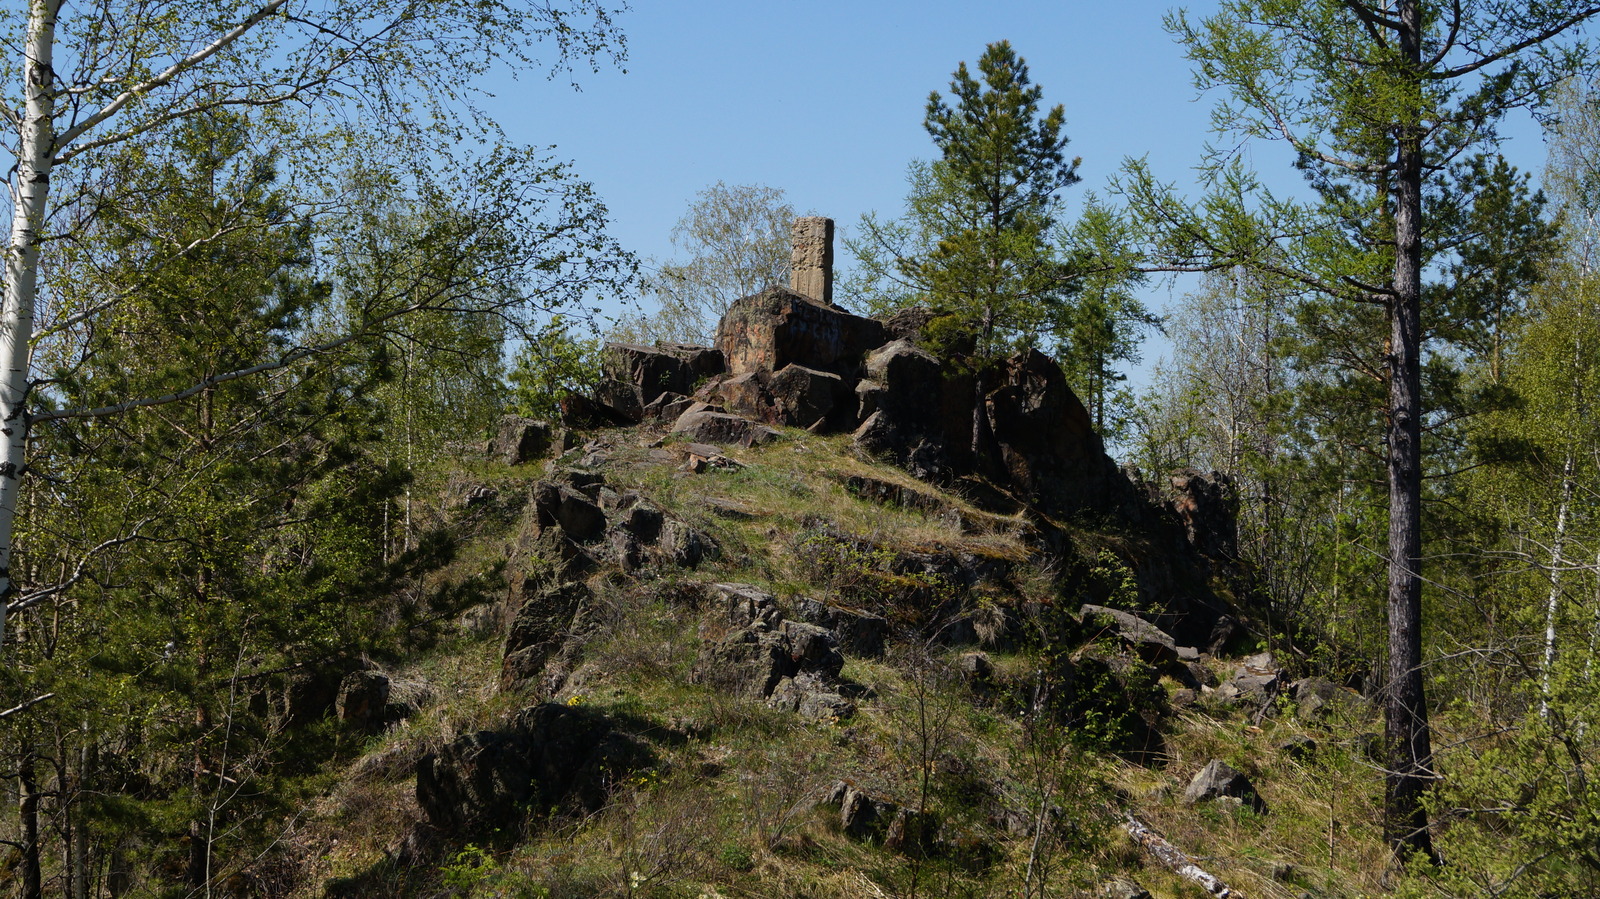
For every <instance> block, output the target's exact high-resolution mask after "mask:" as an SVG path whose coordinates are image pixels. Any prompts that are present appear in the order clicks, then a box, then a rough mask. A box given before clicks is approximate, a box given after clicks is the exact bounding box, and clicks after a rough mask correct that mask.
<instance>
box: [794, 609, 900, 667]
mask: <svg viewBox="0 0 1600 899" xmlns="http://www.w3.org/2000/svg"><path fill="white" fill-rule="evenodd" d="M794 615H795V617H796V618H798V619H799V620H801V621H804V622H807V623H808V624H815V625H819V626H821V627H825V628H827V629H828V630H831V631H833V632H834V634H835V635H837V636H838V638H839V648H840V649H841V650H842V651H844V652H847V653H849V654H851V655H853V656H860V657H862V658H877V657H879V656H881V655H883V646H884V641H885V640H887V639H888V637H889V621H888V619H886V618H884V617H883V616H881V615H874V614H872V613H870V612H862V611H858V610H855V609H847V608H843V607H841V606H833V605H829V604H828V603H825V602H822V601H821V600H817V599H810V598H804V597H802V598H801V599H798V600H796V601H795V604H794Z"/></svg>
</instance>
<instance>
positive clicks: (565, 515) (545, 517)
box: [533, 481, 606, 543]
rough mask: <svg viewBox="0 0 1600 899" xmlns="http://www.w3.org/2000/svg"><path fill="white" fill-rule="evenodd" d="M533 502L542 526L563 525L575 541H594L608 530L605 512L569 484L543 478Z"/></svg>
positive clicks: (558, 526) (536, 488)
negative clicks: (556, 482)
mask: <svg viewBox="0 0 1600 899" xmlns="http://www.w3.org/2000/svg"><path fill="white" fill-rule="evenodd" d="M533 506H534V513H535V515H536V516H537V521H538V523H539V526H540V527H541V528H549V527H557V528H560V529H561V531H562V533H564V534H566V536H567V537H568V538H570V539H571V540H573V541H574V542H577V543H590V542H593V541H595V540H598V539H600V537H601V535H603V534H604V533H605V530H606V515H605V512H603V511H602V510H601V509H600V507H599V506H598V505H597V504H595V502H594V501H593V500H591V499H589V497H587V496H585V495H584V494H582V493H580V492H579V491H578V490H576V489H574V488H572V487H569V486H567V485H565V484H555V483H552V482H549V481H541V482H539V484H538V485H537V486H536V487H535V488H534V498H533Z"/></svg>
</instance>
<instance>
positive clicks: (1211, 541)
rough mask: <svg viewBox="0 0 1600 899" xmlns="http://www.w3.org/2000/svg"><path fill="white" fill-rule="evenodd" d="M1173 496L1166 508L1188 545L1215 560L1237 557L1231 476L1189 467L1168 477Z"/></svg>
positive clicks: (1236, 506)
mask: <svg viewBox="0 0 1600 899" xmlns="http://www.w3.org/2000/svg"><path fill="white" fill-rule="evenodd" d="M1170 481H1171V484H1172V492H1173V498H1172V500H1171V501H1170V502H1169V503H1168V508H1169V509H1171V510H1172V513H1173V514H1174V515H1175V516H1176V517H1177V519H1178V521H1179V522H1181V523H1182V524H1183V530H1184V536H1185V537H1186V538H1187V539H1188V541H1189V545H1190V546H1193V547H1194V548H1195V550H1196V551H1198V552H1199V553H1200V554H1202V555H1204V556H1206V557H1208V558H1211V559H1216V560H1218V561H1233V560H1236V559H1238V558H1239V495H1238V490H1237V488H1236V487H1235V486H1234V483H1233V479H1232V478H1229V477H1228V476H1227V475H1225V474H1223V473H1221V472H1219V471H1213V472H1211V473H1210V474H1201V473H1200V472H1198V471H1194V470H1192V469H1184V470H1183V471H1179V472H1174V473H1173V474H1172V476H1171V478H1170Z"/></svg>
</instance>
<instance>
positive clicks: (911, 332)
mask: <svg viewBox="0 0 1600 899" xmlns="http://www.w3.org/2000/svg"><path fill="white" fill-rule="evenodd" d="M933 317H934V315H933V313H931V312H928V311H926V310H914V309H913V310H903V311H901V312H898V313H896V314H895V315H894V316H892V317H889V318H886V319H883V320H877V319H871V318H865V317H862V316H858V315H853V314H851V313H850V312H848V311H846V310H845V309H844V308H843V307H841V306H839V305H835V304H834V303H827V302H819V301H818V300H815V299H812V298H810V297H808V296H804V295H802V294H800V293H797V292H795V291H792V290H788V289H786V288H782V287H770V288H768V289H766V290H763V291H761V292H759V293H756V294H754V295H752V296H748V297H745V298H743V299H740V300H737V301H736V302H734V303H733V304H732V305H731V306H730V307H729V309H728V311H727V313H726V314H725V315H724V316H723V318H722V321H721V322H720V324H719V326H718V329H717V339H716V346H715V347H688V346H683V345H678V344H672V345H661V346H657V347H644V346H638V345H634V344H611V345H609V346H608V347H607V348H606V359H605V363H604V371H605V379H604V381H603V382H602V384H601V386H600V388H599V389H598V390H597V392H596V395H595V396H593V397H583V398H579V399H574V400H573V401H572V402H570V403H567V404H564V406H563V408H569V407H570V408H571V409H572V410H573V416H574V417H573V420H571V421H566V422H564V424H565V425H567V426H568V427H572V428H577V427H582V426H584V424H585V423H588V424H589V426H602V425H603V424H604V423H606V422H614V421H627V422H633V423H637V424H640V425H641V426H644V427H656V428H660V427H662V426H665V430H667V431H668V433H669V436H676V437H677V438H678V439H682V440H689V441H691V442H693V443H696V444H706V445H716V446H724V447H731V446H738V447H747V448H749V447H757V446H763V445H766V444H770V443H772V442H774V441H778V440H781V439H783V437H782V431H781V430H779V429H781V428H802V429H805V430H807V431H810V432H812V433H818V434H849V435H851V440H852V445H853V446H854V448H855V451H856V452H858V453H860V454H861V455H863V456H868V457H872V458H874V459H878V460H882V461H887V462H891V463H893V464H895V465H897V466H899V467H900V468H902V469H904V470H905V471H906V472H908V473H910V474H911V475H912V476H914V477H916V478H917V479H919V480H922V481H925V482H927V483H929V484H933V485H936V486H938V487H941V488H943V489H946V490H949V491H951V492H954V493H957V494H959V495H961V496H962V497H963V498H964V499H966V500H967V501H968V502H969V503H971V504H972V505H974V506H976V507H978V508H979V509H982V510H984V511H985V512H987V513H990V514H995V515H999V516H1005V517H1011V518H1020V519H1021V520H1022V521H1023V522H1024V523H1025V526H1026V527H1027V528H1028V529H1029V532H1030V538H1029V540H1030V542H1031V543H1033V544H1034V545H1035V546H1037V547H1038V548H1039V549H1040V550H1042V551H1044V552H1047V553H1050V554H1052V555H1055V556H1057V557H1058V558H1063V559H1070V558H1073V557H1075V555H1081V554H1076V553H1074V551H1073V545H1072V544H1073V538H1072V537H1071V536H1070V535H1071V532H1072V528H1071V523H1072V522H1075V521H1077V522H1087V523H1089V524H1090V525H1091V526H1093V527H1096V528H1101V527H1107V528H1110V529H1112V530H1115V531H1118V532H1120V533H1122V534H1125V535H1128V536H1129V538H1130V539H1129V540H1128V541H1127V544H1126V546H1127V547H1128V548H1127V549H1125V550H1123V551H1122V552H1121V559H1120V564H1122V565H1124V566H1125V567H1126V568H1127V569H1128V570H1129V571H1130V572H1131V574H1132V576H1133V580H1134V582H1135V583H1136V584H1137V591H1138V597H1137V600H1136V602H1130V603H1129V604H1128V606H1129V608H1128V609H1127V611H1134V610H1135V609H1137V610H1139V611H1138V614H1140V615H1142V616H1144V617H1145V618H1147V619H1148V620H1149V622H1150V623H1151V624H1152V625H1153V626H1155V627H1157V628H1159V629H1161V630H1163V631H1165V632H1167V633H1169V634H1171V636H1172V637H1173V638H1175V639H1176V640H1177V641H1178V642H1179V643H1180V644H1182V645H1186V646H1196V647H1202V648H1206V649H1209V650H1211V651H1213V652H1215V651H1220V650H1222V649H1223V648H1225V647H1227V646H1230V645H1235V644H1237V643H1238V642H1239V641H1240V640H1241V639H1242V638H1243V637H1244V636H1246V630H1247V629H1246V628H1245V627H1244V626H1243V625H1242V622H1243V621H1244V616H1242V615H1241V614H1240V613H1239V612H1238V609H1237V608H1236V604H1235V601H1234V600H1235V598H1236V597H1239V596H1241V595H1248V594H1249V593H1250V592H1251V591H1252V590H1253V587H1252V584H1251V580H1250V578H1249V576H1248V572H1247V570H1246V567H1245V566H1244V565H1243V564H1242V563H1241V562H1240V560H1239V557H1238V537H1237V524H1236V510H1237V501H1236V497H1235V493H1234V488H1233V485H1232V484H1231V483H1230V482H1229V481H1228V479H1227V478H1226V477H1224V476H1222V475H1219V474H1215V473H1212V474H1204V473H1200V472H1193V471H1185V472H1179V473H1176V474H1175V475H1173V476H1171V477H1170V478H1162V479H1158V480H1156V481H1146V480H1145V479H1144V478H1143V477H1142V476H1141V475H1139V474H1138V472H1136V471H1133V472H1124V471H1122V470H1119V469H1118V467H1117V465H1116V464H1115V463H1114V462H1113V461H1112V460H1111V458H1110V457H1109V456H1107V454H1106V451H1105V445H1104V442H1103V441H1102V439H1101V437H1100V435H1099V434H1098V433H1096V431H1095V429H1094V426H1093V419H1092V416H1091V415H1090V414H1089V411H1088V410H1087V409H1086V408H1085V407H1084V405H1083V403H1082V402H1081V401H1079V399H1078V397H1077V395H1076V394H1074V393H1073V391H1072V388H1071V387H1070V386H1069V385H1068V383H1067V379H1066V376H1065V375H1064V374H1063V372H1062V370H1061V367H1060V366H1059V365H1057V364H1056V362H1055V361H1054V360H1053V359H1051V358H1050V357H1049V356H1046V355H1045V354H1043V353H1041V352H1039V351H1038V350H1034V349H1027V350H1023V351H1020V352H1017V353H1014V354H1012V355H1010V356H1006V357H1003V358H992V359H990V358H979V357H975V356H972V355H970V354H961V353H959V352H956V353H953V354H951V355H947V356H940V355H938V354H936V353H934V352H933V351H932V350H931V349H930V348H929V347H928V346H925V345H923V344H921V343H920V342H919V341H920V340H921V334H922V332H923V330H924V329H925V328H926V327H927V325H928V322H929V321H931V320H932V319H933ZM595 423H600V424H598V425H597V424H595ZM901 495H904V496H910V495H911V492H910V491H904V490H901V491H899V493H898V494H897V496H901ZM539 499H540V507H541V509H545V508H548V509H550V512H549V515H550V517H552V518H555V519H557V520H559V522H560V524H561V527H562V529H563V530H564V531H566V532H567V533H568V534H569V535H570V536H572V537H573V538H574V539H575V540H576V541H577V542H578V543H584V542H585V541H586V540H587V539H589V538H588V536H587V534H588V531H592V530H598V529H599V528H601V527H602V523H601V520H600V517H599V516H597V515H595V514H593V513H592V512H590V510H589V509H587V508H585V507H584V506H583V504H582V503H581V502H579V499H580V498H579V497H575V496H572V495H571V494H570V492H561V493H559V494H558V493H551V492H548V491H547V494H546V495H541V497H540V498H539ZM886 501H890V502H892V501H894V500H893V498H886ZM585 524H590V525H591V527H589V528H587V529H586V528H585V527H584V525H585ZM953 524H954V525H955V526H956V527H957V528H958V529H963V530H964V529H965V528H966V527H967V524H968V523H966V522H962V521H955V522H953ZM1062 570H1063V572H1064V575H1063V577H1064V578H1066V579H1071V578H1074V577H1088V576H1089V574H1087V573H1085V572H1074V571H1072V570H1070V566H1067V567H1064V568H1063V569H1062ZM759 642H760V641H756V642H755V643H752V644H751V645H752V646H755V645H756V644H758V643H759ZM729 651H730V652H731V651H733V650H732V649H730V650H729Z"/></svg>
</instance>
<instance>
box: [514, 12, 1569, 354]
mask: <svg viewBox="0 0 1600 899" xmlns="http://www.w3.org/2000/svg"><path fill="white" fill-rule="evenodd" d="M1211 7H1212V4H1211V3H1192V4H1189V7H1188V8H1189V9H1190V11H1191V13H1192V14H1203V13H1204V12H1205V11H1207V10H1209V9H1210V8H1211ZM1170 8H1172V7H1171V5H1170V4H1168V3H1165V2H1158V0H1123V2H1115V3H1105V2H1095V3H1089V2H1082V0H1065V2H1063V0H1055V2H1032V0H1019V2H989V3H981V2H971V0H965V2H952V0H922V2H901V0H856V2H845V0H808V2H796V0H743V2H732V0H695V2H678V3H661V2H653V3H652V2H649V0H639V2H637V3H636V4H635V8H634V9H633V10H631V11H629V12H627V13H624V14H623V15H622V16H621V18H620V20H619V21H620V22H621V24H622V27H623V28H624V30H625V31H626V33H627V36H628V60H627V62H626V64H625V65H626V69H627V71H626V72H625V73H624V72H620V71H616V70H605V71H601V72H600V73H598V74H588V73H586V72H584V73H580V75H579V79H578V80H579V82H580V84H581V86H582V90H581V91H578V92H575V91H573V90H572V89H570V88H569V87H567V84H566V81H565V80H562V79H557V80H555V81H545V80H543V79H541V78H539V77H538V76H531V77H530V76H526V75H525V76H524V77H523V80H522V81H520V82H518V83H515V84H512V83H507V82H500V83H497V84H494V85H491V90H494V91H496V93H497V96H496V97H495V98H494V99H493V100H492V101H490V102H489V103H488V104H487V106H488V108H489V110H490V111H491V112H492V113H493V114H494V115H495V116H496V117H497V118H498V119H499V120H500V122H501V124H502V125H503V126H504V127H505V128H506V129H507V132H508V135H509V136H510V137H511V138H512V139H513V140H516V141H519V142H523V143H527V144H534V145H540V146H545V145H554V146H555V152H556V154H557V155H558V156H561V157H564V158H567V159H570V160H572V161H573V162H574V163H575V164H576V168H577V170H578V172H579V173H580V174H581V175H582V176H583V177H584V178H587V179H588V180H590V181H592V182H593V183H594V184H595V186H596V188H597V189H598V191H599V192H600V195H601V196H602V197H603V198H604V199H605V201H606V203H607V204H608V206H609V207H610V209H611V213H612V216H613V219H614V222H615V225H614V228H613V232H614V233H615V235H616V236H617V237H618V238H619V239H621V240H622V242H623V243H624V245H626V246H627V247H629V248H630V249H632V250H633V251H635V252H637V253H638V254H640V256H641V257H651V256H653V257H657V258H665V257H669V256H670V255H671V253H672V247H671V245H670V243H669V233H670V231H671V230H672V226H673V224H674V223H675V222H676V221H677V219H678V217H679V216H680V215H682V214H683V211H684V209H685V207H686V206H687V205H688V203H689V202H690V201H691V200H692V199H693V197H694V194H695V192H696V191H698V190H701V189H703V188H705V187H707V186H708V185H711V184H713V183H715V182H717V181H718V180H721V181H725V182H727V183H729V184H740V183H745V184H748V183H759V184H765V185H769V186H772V187H779V188H782V189H784V190H785V191H786V192H787V194H788V197H789V200H790V202H791V203H792V204H793V205H794V206H795V207H796V208H797V209H799V210H801V211H802V212H804V211H814V212H816V213H818V214H821V215H827V216H830V217H832V218H834V219H835V220H836V221H837V222H838V224H839V226H840V227H842V228H846V229H848V228H851V227H852V226H853V225H854V224H855V223H856V221H857V220H858V219H859V218H860V216H861V214H862V213H865V212H868V211H872V210H877V211H879V212H881V213H884V214H887V215H895V214H898V212H899V211H900V209H901V201H902V199H903V197H904V193H905V181H904V175H905V170H906V165H907V163H908V162H910V161H911V160H912V159H916V158H928V157H929V156H931V155H932V152H933V148H932V144H931V143H930V141H929V139H928V136H927V134H926V132H925V131H923V128H922V116H923V108H924V105H925V104H926V102H927V97H928V94H929V92H930V91H933V90H941V91H943V90H945V89H946V88H947V87H948V85H949V81H950V75H951V73H952V72H953V71H954V70H955V67H956V65H957V63H959V62H961V61H963V60H965V61H967V62H968V63H969V64H971V63H974V62H975V61H976V60H977V58H978V56H979V55H980V54H981V53H982V52H983V49H984V46H985V45H986V44H988V43H989V42H991V41H996V40H1001V39H1006V40H1010V41H1011V43H1012V45H1013V46H1014V47H1015V48H1016V49H1017V51H1018V52H1019V53H1020V54H1021V55H1022V56H1023V57H1024V58H1026V60H1027V62H1028V65H1029V67H1030V70H1031V74H1032V77H1033V80H1034V83H1036V84H1038V85H1040V86H1042V87H1043V89H1044V100H1045V103H1046V104H1047V105H1053V104H1055V103H1060V104H1062V105H1063V106H1065V108H1066V118H1067V128H1066V133H1067V134H1068V135H1069V136H1070V138H1071V140H1072V142H1071V144H1070V146H1069V147H1068V151H1069V152H1070V153H1072V154H1075V155H1078V156H1081V157H1082V159H1083V163H1082V166H1081V167H1080V169H1079V173H1080V175H1081V176H1082V177H1083V183H1082V184H1080V185H1078V186H1077V187H1074V188H1071V189H1070V190H1069V191H1068V192H1067V194H1066V200H1067V207H1068V214H1069V215H1071V214H1072V212H1073V210H1075V209H1076V208H1078V206H1079V204H1080V203H1081V201H1082V196H1083V193H1084V192H1085V191H1086V190H1099V189H1100V188H1102V187H1103V185H1104V184H1105V182H1106V179H1107V178H1109V177H1110V176H1111V175H1112V174H1113V173H1114V172H1115V171H1116V170H1117V168H1118V166H1119V165H1120V164H1121V162H1122V160H1123V159H1124V158H1125V157H1128V156H1146V155H1147V156H1148V157H1149V159H1150V162H1151V164H1152V166H1153V168H1154V170H1155V171H1156V172H1157V173H1158V174H1159V175H1160V176H1161V177H1162V178H1163V179H1165V180H1171V181H1177V182H1179V183H1180V184H1181V183H1187V182H1188V181H1189V179H1190V169H1191V167H1192V166H1193V165H1194V164H1195V163H1196V162H1197V161H1198V160H1199V158H1200V155H1201V153H1202V151H1203V148H1204V147H1205V145H1206V143H1207V141H1208V140H1209V139H1210V138H1211V134H1210V131H1209V124H1210V111H1211V106H1212V99H1213V98H1210V97H1203V98H1199V99H1197V98H1196V91H1195V89H1194V87H1193V83H1192V80H1191V75H1190V69H1189V63H1188V61H1187V60H1186V59H1184V56H1183V50H1182V48H1181V47H1180V46H1179V45H1178V44H1176V43H1175V42H1174V41H1173V39H1172V38H1171V36H1170V35H1168V34H1167V33H1166V32H1165V31H1164V30H1163V28H1162V24H1161V22H1162V17H1163V15H1164V14H1165V13H1166V12H1167V10H1168V9H1170ZM1513 130H1518V129H1513ZM1520 131H1521V132H1522V133H1521V134H1520V135H1519V136H1518V137H1517V138H1516V139H1514V140H1513V141H1512V142H1511V144H1510V145H1509V146H1508V147H1507V148H1506V149H1507V154H1508V155H1509V156H1512V158H1513V161H1514V162H1516V163H1517V164H1518V165H1520V166H1522V167H1524V168H1533V169H1535V170H1536V169H1537V168H1538V167H1539V166H1540V165H1541V164H1542V162H1543V148H1542V146H1541V145H1540V143H1539V140H1538V137H1537V133H1536V131H1533V129H1531V127H1528V128H1522V129H1520ZM1244 152H1245V153H1246V154H1247V158H1248V159H1249V160H1251V161H1252V162H1254V164H1255V165H1256V166H1257V168H1258V169H1259V170H1260V171H1261V173H1262V174H1263V176H1264V178H1265V179H1266V180H1267V181H1268V183H1269V184H1271V185H1272V186H1273V187H1274V188H1275V189H1285V188H1286V189H1291V190H1292V189H1294V187H1295V186H1296V184H1297V181H1296V176H1295V175H1294V173H1293V172H1292V171H1291V170H1290V169H1289V167H1288V164H1287V163H1288V158H1289V157H1288V156H1287V154H1286V153H1285V152H1284V150H1283V148H1282V147H1281V146H1278V145H1275V144H1266V145H1262V146H1255V147H1247V148H1245V150H1244ZM845 256H846V254H844V253H842V252H841V253H840V264H841V265H847V264H848V259H847V258H845ZM1179 289H1180V290H1181V289H1182V287H1181V286H1180V287H1179ZM839 299H841V300H842V301H844V302H845V303H846V304H848V302H849V298H848V297H840V298H839ZM1168 299H1169V290H1168V288H1166V287H1163V286H1159V285H1157V286H1152V287H1151V288H1150V289H1149V291H1148V296H1147V298H1146V302H1147V304H1148V305H1150V306H1151V307H1152V308H1154V309H1158V310H1159V309H1161V308H1163V307H1164V306H1165V305H1166V304H1167V302H1168ZM1161 352H1162V347H1161V346H1160V345H1159V343H1158V344H1156V345H1153V346H1152V347H1151V348H1150V349H1149V350H1148V351H1147V354H1146V355H1147V357H1149V359H1147V364H1148V362H1149V361H1153V360H1154V358H1155V357H1156V356H1158V355H1159V354H1160V353H1161Z"/></svg>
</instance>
